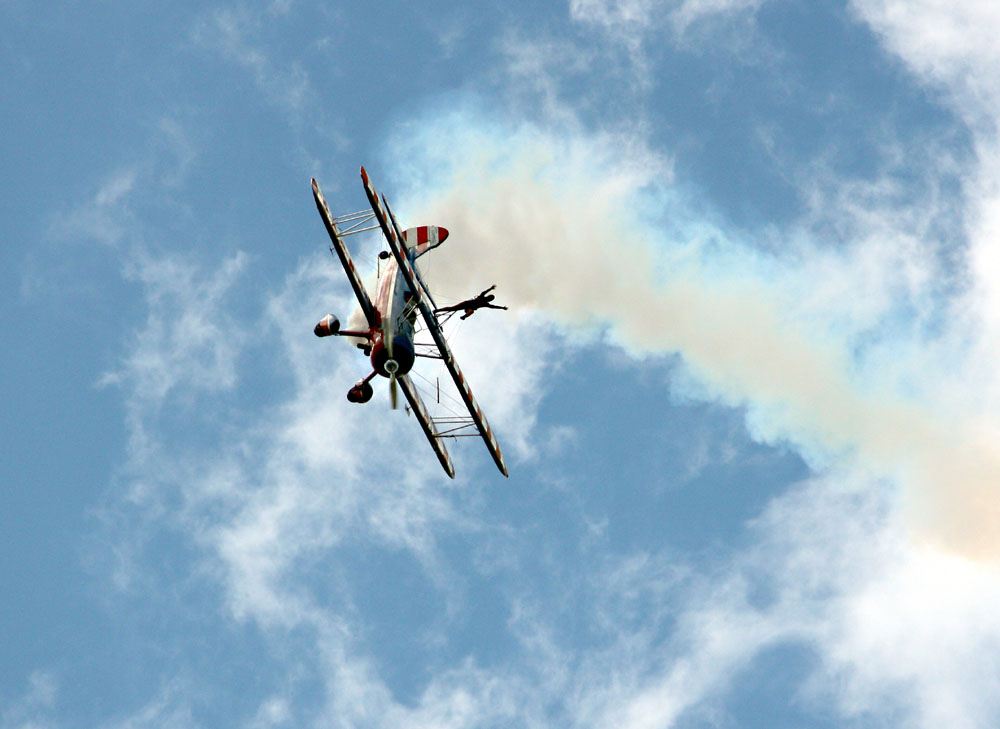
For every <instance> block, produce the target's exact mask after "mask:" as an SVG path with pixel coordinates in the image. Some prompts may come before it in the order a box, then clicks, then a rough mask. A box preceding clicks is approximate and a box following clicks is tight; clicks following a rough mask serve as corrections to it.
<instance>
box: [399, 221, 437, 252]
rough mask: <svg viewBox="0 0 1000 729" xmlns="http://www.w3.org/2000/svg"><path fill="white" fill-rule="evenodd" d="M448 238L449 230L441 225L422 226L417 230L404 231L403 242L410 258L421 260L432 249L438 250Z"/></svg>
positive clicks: (408, 229)
mask: <svg viewBox="0 0 1000 729" xmlns="http://www.w3.org/2000/svg"><path fill="white" fill-rule="evenodd" d="M447 237H448V229H447V228H442V227H441V226H439V225H421V226H419V227H417V228H407V229H406V230H404V231H403V240H405V241H406V248H407V250H409V251H411V253H410V258H411V259H413V258H419V257H420V256H422V255H424V254H425V253H426V252H427V251H429V250H430V249H431V248H437V247H438V246H439V245H441V244H442V243H444V239H445V238H447Z"/></svg>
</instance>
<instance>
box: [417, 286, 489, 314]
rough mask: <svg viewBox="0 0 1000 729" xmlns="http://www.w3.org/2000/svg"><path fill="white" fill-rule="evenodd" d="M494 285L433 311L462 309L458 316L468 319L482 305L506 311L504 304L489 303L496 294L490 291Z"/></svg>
mask: <svg viewBox="0 0 1000 729" xmlns="http://www.w3.org/2000/svg"><path fill="white" fill-rule="evenodd" d="M496 287H497V285H496V284H493V285H492V286H490V287H489V288H488V289H486V290H485V291H483V292H482V293H480V294H479V295H478V296H475V297H473V298H471V299H466V300H465V301H460V302H458V303H457V304H454V305H453V306H442V307H440V308H438V309H435V310H434V313H435V314H438V313H440V312H442V311H464V312H465V313H464V314H462V316H460V317H459V318H460V319H468V318H469V317H470V316H472V315H473V314H475V313H476V310H477V309H482V308H483V307H485V308H487V309H503V310H505V311H506V309H507V307H506V306H498V305H496V304H493V303H490V302H492V301H493V299H495V298H496V296H494V295H493V294H491V293H490V291H492V290H493V289H495V288H496Z"/></svg>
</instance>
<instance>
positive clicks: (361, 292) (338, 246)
mask: <svg viewBox="0 0 1000 729" xmlns="http://www.w3.org/2000/svg"><path fill="white" fill-rule="evenodd" d="M312 188H313V198H314V199H315V200H316V208H317V209H318V210H319V214H320V217H321V218H323V224H324V225H326V232H327V233H329V234H330V240H331V242H332V245H331V246H330V251H331V252H333V253H336V254H337V256H338V257H339V258H340V262H341V263H342V264H344V271H345V272H346V273H347V278H348V279H349V280H350V282H351V287H352V288H353V289H354V295H355V296H357V297H358V303H359V304H361V312H362V313H363V314H364V315H365V319H366V320H367V321H368V326H370V327H375V326H378V324H379V321H378V314H376V312H375V307H374V306H372V300H371V299H370V298H368V292H367V291H365V286H364V284H363V283H361V277H360V276H359V275H358V272H357V270H355V268H354V261H352V260H351V254H349V253H348V252H347V246H346V245H344V239H343V238H342V237H341V236H340V232H339V231H338V230H337V223H336V222H334V220H333V216H332V215H330V208H328V207H327V206H326V198H324V197H323V193H322V192H320V189H319V184H317V182H316V179H315V178H313V181H312Z"/></svg>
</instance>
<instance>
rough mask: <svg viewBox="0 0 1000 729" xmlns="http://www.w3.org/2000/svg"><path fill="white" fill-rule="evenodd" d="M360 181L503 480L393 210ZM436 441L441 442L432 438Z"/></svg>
mask: <svg viewBox="0 0 1000 729" xmlns="http://www.w3.org/2000/svg"><path fill="white" fill-rule="evenodd" d="M361 179H362V180H363V181H364V183H365V192H366V193H367V194H368V202H370V203H371V206H372V211H373V212H374V213H375V217H376V218H378V222H379V225H380V226H381V227H382V233H383V234H385V237H386V240H387V241H388V242H389V248H390V249H391V250H392V255H393V257H394V258H395V259H396V263H397V264H398V265H399V270H400V272H401V273H402V275H403V278H404V280H405V281H406V284H407V286H409V287H410V291H412V292H413V295H414V298H415V299H416V303H417V306H418V307H419V309H420V314H421V316H422V317H423V319H424V323H425V324H427V330H428V331H429V332H430V333H431V337H432V338H433V339H434V343H435V344H436V345H437V348H438V350H439V351H440V352H441V359H442V360H443V361H444V364H445V367H447V368H448V372H449V373H450V374H451V377H452V379H453V380H454V381H455V385H457V386H458V392H459V394H460V395H461V396H462V400H463V402H464V403H465V406H466V407H467V408H468V410H469V415H471V416H472V421H473V422H474V423H475V424H476V428H478V429H479V434H480V435H481V436H482V438H483V441H484V442H485V443H486V447H487V448H488V449H489V451H490V455H491V456H493V461H494V462H495V463H496V464H497V468H499V469H500V473H502V474H503V475H504V476H506V475H507V465H506V464H505V463H504V460H503V453H502V452H501V451H500V444H499V443H497V439H496V436H495V435H493V431H492V430H490V425H489V423H488V422H487V421H486V416H485V415H483V411H482V408H480V407H479V404H478V403H477V402H476V398H475V397H474V396H473V395H472V389H471V388H470V387H469V383H468V382H466V381H465V376H464V375H463V374H462V370H461V369H459V367H458V363H457V362H455V358H454V356H452V353H451V348H450V347H449V346H448V342H446V341H445V338H444V334H443V333H442V332H441V326H440V325H439V324H438V321H437V317H435V316H434V311H433V310H432V309H431V308H430V307H429V306H428V305H427V302H428V301H429V299H430V297H429V296H428V294H427V292H426V291H425V289H424V287H423V286H422V285H421V282H420V278H419V277H418V276H417V274H416V272H415V271H414V269H413V266H412V265H411V263H410V259H409V257H408V256H407V255H406V252H405V250H404V249H403V246H404V245H405V243H404V242H402V241H403V234H402V232H401V231H400V230H399V226H398V225H397V224H396V219H395V216H393V214H392V210H390V209H389V203H388V202H386V200H385V198H384V197H383V198H382V199H381V200H379V196H378V194H377V193H376V192H375V188H374V187H373V186H372V183H371V181H370V180H369V179H368V173H367V172H366V171H365V168H364V167H362V168H361ZM383 205H384V207H383ZM435 440H440V439H439V438H435ZM435 450H436V449H435ZM439 458H440V456H439ZM446 470H447V469H446Z"/></svg>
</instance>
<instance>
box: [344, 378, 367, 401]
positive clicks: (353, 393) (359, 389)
mask: <svg viewBox="0 0 1000 729" xmlns="http://www.w3.org/2000/svg"><path fill="white" fill-rule="evenodd" d="M373 394H374V391H373V390H372V386H371V383H370V382H369V381H368V380H361V381H360V382H358V383H356V384H355V385H354V387H352V388H351V389H350V390H348V391H347V400H348V401H349V402H359V403H361V402H368V401H369V400H371V399H372V395H373Z"/></svg>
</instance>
